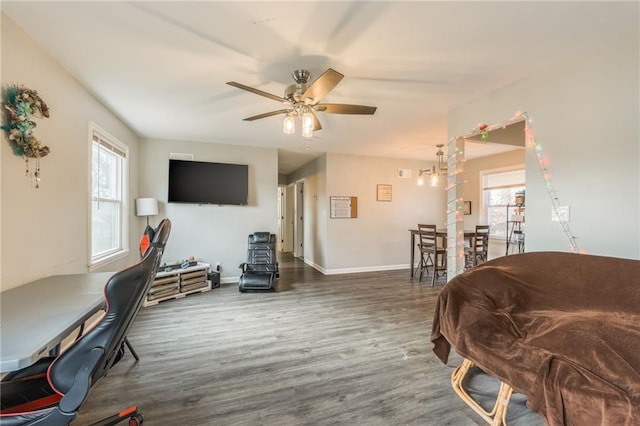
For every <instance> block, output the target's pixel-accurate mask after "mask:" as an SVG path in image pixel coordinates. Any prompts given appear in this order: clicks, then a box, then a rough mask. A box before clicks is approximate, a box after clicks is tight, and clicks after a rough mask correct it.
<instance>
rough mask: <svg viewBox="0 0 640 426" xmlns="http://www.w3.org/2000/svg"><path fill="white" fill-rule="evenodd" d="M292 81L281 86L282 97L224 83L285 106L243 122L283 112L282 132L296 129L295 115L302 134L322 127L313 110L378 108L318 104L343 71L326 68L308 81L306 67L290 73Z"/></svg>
mask: <svg viewBox="0 0 640 426" xmlns="http://www.w3.org/2000/svg"><path fill="white" fill-rule="evenodd" d="M292 75H293V79H294V80H295V84H291V85H289V86H287V87H286V88H285V89H284V97H280V96H277V95H273V94H271V93H268V92H264V91H262V90H259V89H255V88H253V87H249V86H245V85H244V84H241V83H236V82H235V81H229V82H227V84H228V85H230V86H234V87H237V88H238V89H242V90H246V91H247V92H251V93H255V94H256V95H260V96H264V97H265V98H269V99H272V100H274V101H278V102H280V103H282V104H284V105H286V108H283V109H279V110H276V111H270V112H265V113H263V114H258V115H254V116H252V117H247V118H245V119H244V121H254V120H259V119H261V118H266V117H271V116H274V115H278V114H285V119H284V122H283V130H284V132H285V133H293V132H294V131H295V123H294V120H293V119H294V117H300V118H301V119H302V135H303V136H306V137H311V136H313V131H317V130H320V129H322V125H321V124H320V120H318V117H317V116H316V114H315V113H316V112H325V113H328V114H359V115H373V113H375V112H376V109H377V107H374V106H366V105H351V104H333V103H320V101H321V100H322V99H323V98H324V97H325V96H326V95H327V94H328V93H329V92H330V91H331V90H333V88H334V87H336V86H337V85H338V83H340V81H341V80H342V79H343V78H344V75H343V74H340V73H339V72H337V71H335V70H333V69H331V68H329V69H327V70H326V71H325V72H323V73H322V75H320V77H318V78H317V79H315V80H314V81H313V82H312V83H311V84H307V83H308V82H309V78H310V77H311V73H310V72H309V71H307V70H302V69H300V70H295V71H294V72H293V74H292Z"/></svg>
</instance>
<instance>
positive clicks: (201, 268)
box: [144, 262, 211, 306]
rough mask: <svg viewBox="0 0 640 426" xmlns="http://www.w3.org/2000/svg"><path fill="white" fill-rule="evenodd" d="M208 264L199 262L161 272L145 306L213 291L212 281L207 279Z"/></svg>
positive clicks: (152, 285)
mask: <svg viewBox="0 0 640 426" xmlns="http://www.w3.org/2000/svg"><path fill="white" fill-rule="evenodd" d="M210 266H211V265H209V264H208V263H202V262H198V263H197V264H196V265H193V266H189V267H186V268H179V269H173V270H167V271H163V270H162V267H160V271H159V272H158V273H157V274H156V278H155V280H154V281H153V283H152V284H151V287H150V288H149V292H148V293H147V298H146V299H145V301H144V306H153V305H157V304H158V303H160V302H162V301H164V300H169V299H180V298H182V297H185V296H186V295H188V294H193V293H203V292H205V291H210V290H211V281H209V280H208V279H207V273H208V271H209V267H210Z"/></svg>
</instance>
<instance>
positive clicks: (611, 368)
mask: <svg viewBox="0 0 640 426" xmlns="http://www.w3.org/2000/svg"><path fill="white" fill-rule="evenodd" d="M431 341H432V343H433V351H434V352H435V354H436V355H437V356H438V358H439V359H440V360H441V361H442V362H444V363H446V362H447V360H448V358H449V355H450V350H451V348H453V349H454V350H455V351H456V352H457V353H458V354H459V355H460V356H462V357H463V358H464V362H463V363H462V365H461V366H460V367H458V368H457V369H456V370H455V371H454V373H453V375H452V384H453V386H454V389H455V390H456V393H458V395H460V396H461V397H462V398H463V400H465V402H467V404H469V405H470V406H471V407H472V408H474V410H476V412H478V414H480V415H481V416H483V418H485V420H487V422H490V423H492V424H496V425H499V424H504V423H506V420H505V418H506V416H505V415H504V412H505V411H506V410H507V408H506V407H507V406H508V401H509V398H510V396H511V393H512V392H517V393H521V394H524V395H526V397H527V403H526V404H527V407H528V408H529V409H531V410H533V411H535V412H537V413H538V414H539V415H540V416H541V417H542V418H543V419H544V421H545V422H546V423H547V424H548V425H550V426H555V425H576V426H578V425H579V426H584V425H612V426H613V425H615V426H632V425H638V424H640V261H638V260H631V259H620V258H613V257H604V256H594V255H582V254H573V253H561V252H533V253H524V254H517V255H511V256H505V257H501V258H498V259H494V260H491V261H489V262H486V263H484V264H482V265H480V266H477V267H475V268H473V269H470V270H468V271H466V272H464V273H463V274H460V275H458V276H456V277H454V278H453V279H452V280H451V281H450V282H448V283H447V284H446V285H445V287H444V288H443V290H442V292H441V293H440V295H439V297H438V300H437V304H436V310H435V316H434V320H433V329H432V335H431ZM474 369H475V370H479V371H481V372H483V373H485V374H488V375H490V376H492V377H494V378H495V379H497V380H498V381H500V382H501V383H502V386H501V388H500V395H499V396H498V398H497V403H496V405H495V407H494V409H493V410H489V411H488V412H487V410H484V411H483V410H480V409H479V406H478V404H477V403H475V402H474V401H473V400H472V399H471V398H468V396H469V395H468V393H466V392H465V390H464V386H462V384H463V383H464V381H465V377H466V376H467V374H468V373H469V372H471V371H472V370H474ZM474 404H475V406H474ZM483 412H484V414H486V415H483Z"/></svg>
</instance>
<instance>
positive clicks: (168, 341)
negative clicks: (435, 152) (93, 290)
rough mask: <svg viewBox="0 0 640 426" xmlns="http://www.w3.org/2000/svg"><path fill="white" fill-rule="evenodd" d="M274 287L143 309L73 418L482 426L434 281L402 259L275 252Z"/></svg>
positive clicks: (228, 288) (225, 288) (226, 288)
mask: <svg viewBox="0 0 640 426" xmlns="http://www.w3.org/2000/svg"><path fill="white" fill-rule="evenodd" d="M280 269H281V274H280V279H279V291H278V292H275V293H239V292H238V290H237V286H236V285H232V284H227V285H224V284H223V285H222V286H221V287H220V288H217V289H214V290H212V291H211V292H208V293H200V294H193V295H189V296H187V297H186V298H183V299H177V300H171V301H165V302H162V303H160V304H158V305H156V306H151V307H147V308H143V309H142V311H141V312H140V314H139V316H138V318H137V320H136V323H135V324H134V326H133V328H132V330H131V332H130V333H129V340H130V341H131V343H132V344H133V346H134V348H135V349H136V351H137V352H138V354H139V355H140V357H141V359H140V362H138V363H136V362H134V359H133V357H132V356H131V354H129V353H127V355H125V357H124V358H123V359H122V360H121V361H120V363H118V364H117V365H116V366H115V367H114V368H113V369H112V370H111V371H110V373H109V375H108V376H107V377H105V378H103V379H102V380H101V381H100V382H99V383H98V384H97V385H96V386H95V387H94V389H93V390H92V392H91V394H90V395H89V399H88V400H87V402H86V403H85V404H84V406H83V407H82V410H81V413H80V416H79V418H78V420H77V421H76V422H75V423H74V424H80V425H82V424H89V423H91V422H93V421H96V420H98V419H100V418H101V417H106V416H108V415H110V414H112V413H114V412H117V411H119V410H121V409H123V408H125V407H126V406H128V405H133V404H135V405H137V406H138V408H139V410H140V411H141V412H142V413H143V414H144V417H145V425H278V426H289V425H460V426H465V425H481V424H484V423H483V422H482V421H481V420H480V419H479V418H478V417H477V416H476V415H475V414H474V413H473V412H472V411H471V409H470V408H469V407H467V406H466V404H464V403H463V402H462V401H461V400H460V399H459V398H458V397H457V396H455V394H454V392H453V390H452V389H451V385H450V383H449V377H450V375H451V372H452V370H453V367H454V366H455V365H457V364H458V362H459V360H460V358H457V357H454V358H453V359H452V360H450V362H449V365H444V364H442V363H441V362H440V361H439V360H438V359H437V358H436V357H435V355H434V354H433V352H432V351H431V343H430V341H429V336H430V333H431V322H432V317H433V310H434V305H435V299H436V297H437V295H438V293H439V291H440V288H439V287H435V288H432V287H430V285H429V283H428V280H425V279H423V282H422V283H420V282H418V280H417V279H410V278H409V273H408V271H407V270H400V271H389V272H376V273H359V274H345V275H333V276H324V275H322V274H320V273H319V272H317V271H315V270H314V269H312V268H310V267H309V266H306V265H304V263H303V262H301V261H299V260H296V259H293V258H291V257H289V256H286V255H285V256H283V259H282V261H281V263H280Z"/></svg>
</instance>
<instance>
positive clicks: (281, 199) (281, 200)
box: [276, 186, 287, 251]
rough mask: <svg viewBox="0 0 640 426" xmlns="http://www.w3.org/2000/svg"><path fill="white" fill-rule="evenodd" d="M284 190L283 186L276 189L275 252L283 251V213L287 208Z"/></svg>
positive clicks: (284, 226) (284, 228) (284, 227)
mask: <svg viewBox="0 0 640 426" xmlns="http://www.w3.org/2000/svg"><path fill="white" fill-rule="evenodd" d="M286 193H287V191H286V189H285V187H284V186H279V187H278V195H277V196H278V234H277V238H276V250H277V251H284V239H285V230H286V224H285V218H284V216H285V215H284V212H285V209H286V206H287V201H286V198H285V197H286Z"/></svg>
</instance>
